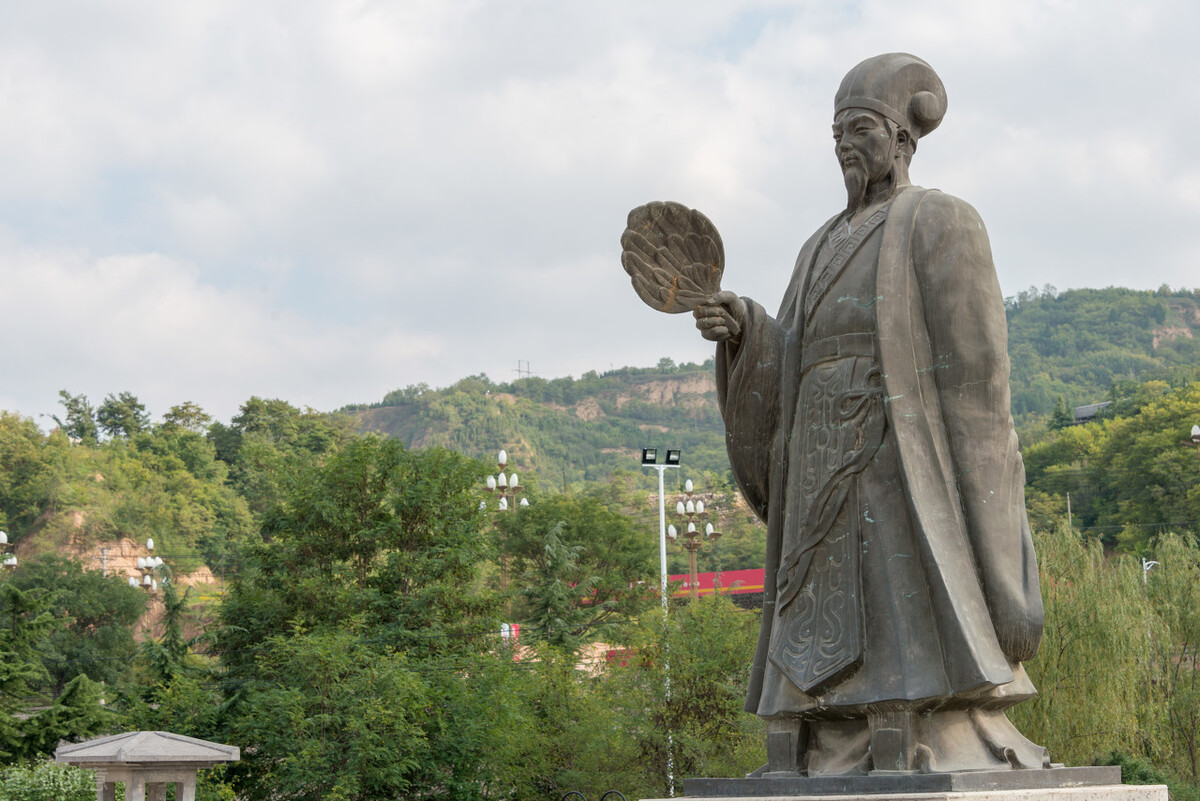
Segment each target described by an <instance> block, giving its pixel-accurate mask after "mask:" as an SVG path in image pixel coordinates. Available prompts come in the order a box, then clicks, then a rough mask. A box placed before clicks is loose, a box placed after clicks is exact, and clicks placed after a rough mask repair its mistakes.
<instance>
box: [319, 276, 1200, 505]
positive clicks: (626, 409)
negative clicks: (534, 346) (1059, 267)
mask: <svg viewBox="0 0 1200 801" xmlns="http://www.w3.org/2000/svg"><path fill="white" fill-rule="evenodd" d="M1005 306H1006V311H1007V316H1008V324H1009V352H1010V355H1011V358H1012V397H1013V402H1012V406H1013V415H1014V417H1015V418H1016V420H1017V422H1018V426H1019V427H1021V428H1022V429H1023V431H1024V430H1030V431H1032V430H1036V429H1038V428H1039V427H1040V426H1039V423H1040V422H1043V421H1045V420H1046V419H1047V418H1048V417H1049V415H1050V414H1051V412H1052V411H1053V409H1054V405H1055V402H1056V401H1057V400H1058V399H1059V398H1062V399H1063V400H1064V401H1065V402H1066V403H1067V404H1068V405H1083V404H1086V403H1092V402H1095V401H1099V400H1105V399H1111V398H1112V395H1113V387H1114V383H1115V382H1121V381H1127V382H1128V381H1133V382H1141V381H1145V380H1147V379H1151V378H1156V379H1163V380H1167V381H1168V383H1173V384H1178V383H1180V382H1182V381H1186V380H1188V379H1190V378H1193V377H1196V376H1197V375H1198V374H1200V293H1197V292H1191V291H1187V290H1171V289H1169V288H1167V287H1163V288H1161V289H1159V290H1157V291H1154V292H1148V291H1139V290H1132V289H1121V288H1115V287H1110V288H1107V289H1073V290H1067V291H1064V292H1058V291H1056V290H1054V289H1053V288H1052V287H1046V288H1045V289H1043V290H1041V291H1039V290H1036V289H1031V290H1029V291H1026V292H1022V293H1019V294H1018V295H1016V296H1014V297H1012V298H1008V299H1007V300H1006V303H1005ZM343 411H345V412H347V413H349V414H350V415H351V416H352V417H353V418H354V419H355V420H356V421H357V425H358V426H359V427H360V429H362V430H367V431H378V432H381V433H384V434H387V435H390V436H394V437H398V438H399V439H401V440H403V441H405V442H407V443H409V444H410V445H411V446H413V447H426V446H430V445H441V446H444V447H447V448H452V449H454V450H458V451H461V452H463V453H467V454H469V455H472V456H476V457H480V458H490V457H491V456H492V454H493V452H494V451H495V450H496V449H498V448H501V447H503V448H506V449H508V451H509V452H510V454H511V455H512V458H513V459H514V460H515V464H516V465H517V467H518V469H519V470H523V471H526V472H528V471H533V472H534V473H536V475H537V476H538V477H540V479H541V480H542V481H543V482H553V484H555V485H559V486H563V485H569V484H572V483H577V482H581V481H594V480H597V479H600V478H603V477H605V476H607V475H608V474H610V473H611V472H612V471H614V470H617V469H620V468H636V466H637V464H638V449H639V448H641V447H644V446H654V445H657V446H659V447H668V446H669V447H678V448H682V449H683V452H684V455H683V461H684V465H685V467H686V472H687V473H688V475H691V476H693V477H696V476H700V475H705V474H707V476H708V477H709V480H710V481H713V482H718V483H722V484H724V485H726V486H728V484H729V482H730V476H729V465H728V461H727V459H726V457H725V451H724V427H723V424H722V422H721V418H720V413H719V410H718V408H717V400H716V384H715V380H714V378H713V362H712V360H709V361H707V362H705V363H704V364H699V365H697V364H683V365H676V364H675V363H674V362H673V361H671V360H670V359H662V360H661V361H660V362H659V364H658V366H657V367H655V368H643V369H639V368H630V367H626V368H621V369H619V370H612V371H609V372H607V373H603V374H597V373H595V372H589V373H587V374H585V375H583V376H581V377H580V378H578V379H574V378H570V377H566V378H556V379H552V380H547V379H545V378H523V379H519V380H517V381H514V382H512V383H507V384H495V383H493V382H491V381H490V380H489V379H488V378H487V377H486V376H483V375H479V376H471V377H469V378H465V379H463V380H461V381H459V382H458V383H456V384H454V385H453V386H451V387H447V388H445V389H430V388H429V387H428V386H425V385H417V386H410V387H407V388H405V389H400V390H396V391H394V392H391V393H389V394H388V395H387V396H386V397H384V398H383V400H381V401H380V402H378V403H375V404H371V405H361V406H354V407H348V408H346V409H344V410H343ZM1036 438H1037V437H1036V436H1028V437H1026V436H1023V438H1022V439H1023V440H1025V439H1030V440H1032V439H1036Z"/></svg>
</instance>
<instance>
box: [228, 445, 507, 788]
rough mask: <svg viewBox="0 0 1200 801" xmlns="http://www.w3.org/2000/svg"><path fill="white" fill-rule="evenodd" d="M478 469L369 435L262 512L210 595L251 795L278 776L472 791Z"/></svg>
mask: <svg viewBox="0 0 1200 801" xmlns="http://www.w3.org/2000/svg"><path fill="white" fill-rule="evenodd" d="M483 472H484V471H483V467H482V465H480V464H479V463H477V462H473V461H470V460H468V459H465V458H463V457H461V456H459V455H457V454H454V453H451V452H448V451H442V450H437V449H434V450H430V451H421V452H416V451H408V450H406V449H405V448H404V447H403V445H401V444H400V443H399V442H396V441H395V440H383V439H379V438H376V437H362V438H359V439H355V440H352V441H350V442H349V443H348V444H346V445H345V446H344V447H343V448H342V449H341V450H339V451H338V452H337V453H335V454H332V455H330V456H329V457H328V459H327V461H326V462H325V463H324V464H320V465H308V466H307V467H306V469H304V470H303V471H301V474H300V477H299V479H298V480H297V482H296V483H295V484H294V485H293V487H292V489H291V491H290V492H289V493H288V494H287V496H286V497H285V499H284V500H283V502H281V503H280V504H278V505H277V506H275V507H273V508H272V509H271V510H270V511H269V512H268V514H267V516H266V523H265V529H264V531H265V534H266V536H265V538H264V541H263V542H262V543H261V544H257V545H254V546H253V547H251V548H250V549H249V551H248V553H247V555H246V557H245V567H244V568H243V569H242V570H241V571H240V572H239V574H238V576H237V577H236V578H235V579H234V581H233V583H232V585H231V586H230V588H229V590H228V592H227V593H226V595H225V598H224V599H223V601H222V604H221V609H220V617H221V621H222V627H221V630H220V633H219V638H218V651H219V654H220V658H221V661H222V665H223V666H224V667H225V668H226V669H227V671H228V672H227V678H226V689H227V691H228V692H229V693H230V695H231V703H230V705H229V713H228V714H229V726H230V731H231V732H233V734H231V737H236V738H239V741H240V742H242V743H244V744H245V747H246V749H247V752H249V751H250V749H253V754H254V759H253V760H250V761H249V762H254V763H255V764H254V765H253V766H252V765H250V764H249V762H247V770H249V769H250V768H251V767H253V768H254V773H253V774H251V773H236V774H235V775H236V777H237V778H236V781H237V782H238V783H239V787H240V788H241V792H243V793H244V794H246V795H247V797H250V798H259V797H267V796H264V795H261V794H264V793H272V792H275V790H274V789H272V785H271V782H272V781H275V780H278V781H279V782H281V783H282V784H283V785H284V786H286V787H288V788H291V789H289V790H288V791H287V792H286V793H284V794H283V797H287V798H347V799H351V798H353V799H358V798H381V797H382V798H388V797H431V798H434V797H436V798H443V797H444V798H470V797H475V796H476V795H477V788H478V787H479V786H480V778H479V774H480V770H481V762H483V761H484V760H485V759H486V752H485V750H484V748H483V747H482V745H481V743H483V742H485V738H484V737H483V736H482V735H480V734H479V733H478V732H477V730H476V729H477V727H475V726H473V725H470V724H471V722H472V721H473V720H474V719H476V718H478V717H480V716H482V715H484V712H483V710H481V709H478V708H475V707H474V706H473V705H472V704H471V702H470V699H471V697H472V694H471V692H470V691H469V688H468V687H467V685H468V684H469V682H470V680H471V677H474V676H478V675H481V673H482V672H483V671H484V670H486V666H487V664H488V663H489V662H490V661H494V660H495V657H492V656H490V655H489V651H490V649H491V648H492V647H493V646H494V645H495V644H496V643H497V641H498V633H499V615H498V605H497V601H496V599H495V598H494V596H493V595H492V594H491V593H489V592H487V591H485V590H484V589H483V588H482V586H481V584H480V581H479V579H478V572H479V569H480V567H481V565H482V564H483V562H484V560H485V559H486V558H487V557H488V556H489V554H490V551H489V543H488V540H487V538H486V536H485V535H484V533H483V531H482V528H481V522H482V517H481V513H480V511H479V509H478V490H477V489H476V488H477V487H478V485H479V483H480V480H481V478H482V476H483ZM459 721H461V723H460V722H459ZM481 725H482V724H481ZM424 741H428V743H429V744H428V745H427V746H426V745H424V744H423V743H424ZM347 748H349V749H350V756H349V758H347V757H346V756H345V754H346V749H347ZM297 754H300V755H304V756H305V758H306V759H297V757H296V755H297ZM306 761H308V762H310V763H311V765H312V766H313V767H312V768H311V769H310V768H307V767H305V766H304V764H303V763H304V762H306ZM264 776H265V777H270V778H268V779H266V780H264V779H263V778H262V777H264ZM414 788H421V789H422V790H423V792H424V794H425V795H424V796H421V795H419V794H417V792H416V790H415V789H414ZM471 788H476V789H471ZM272 797H278V796H272Z"/></svg>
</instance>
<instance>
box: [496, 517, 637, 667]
mask: <svg viewBox="0 0 1200 801" xmlns="http://www.w3.org/2000/svg"><path fill="white" fill-rule="evenodd" d="M496 530H497V537H498V541H499V547H500V553H501V560H502V566H503V568H504V569H505V570H506V571H508V572H509V573H510V574H511V575H512V576H513V577H517V578H519V580H520V585H521V586H522V591H521V598H520V603H519V604H518V606H517V608H516V609H515V610H514V616H515V617H516V618H517V619H519V620H525V621H529V622H531V623H533V624H534V626H533V628H531V629H529V632H528V633H529V635H531V636H532V637H533V638H535V639H539V640H544V641H546V642H549V643H551V644H553V645H556V646H559V647H567V648H574V647H576V646H578V645H579V643H581V642H583V641H585V640H597V639H607V638H613V637H616V638H618V639H620V637H621V628H622V626H624V625H625V624H626V623H628V622H629V621H630V620H632V619H633V618H634V617H635V616H636V615H638V614H639V613H640V612H641V611H642V610H643V609H645V608H646V606H647V604H648V603H649V602H650V600H651V594H650V593H649V592H647V591H646V589H645V588H644V585H643V584H642V582H643V581H644V580H645V579H646V578H647V577H648V576H652V575H654V568H653V557H654V543H653V541H652V540H651V539H650V538H649V537H646V536H644V535H643V534H642V533H641V532H639V531H638V530H637V529H636V528H635V526H634V525H633V523H632V521H631V520H630V518H629V516H628V515H626V514H622V513H620V512H617V511H614V510H613V509H611V508H608V507H607V506H605V505H604V504H603V503H602V502H601V501H600V500H599V499H598V498H595V497H587V496H584V497H577V496H567V495H553V496H539V497H537V498H536V499H535V502H533V503H531V504H530V505H529V506H528V507H521V508H519V509H517V510H515V511H514V512H512V513H506V514H501V515H499V516H498V517H497V519H496Z"/></svg>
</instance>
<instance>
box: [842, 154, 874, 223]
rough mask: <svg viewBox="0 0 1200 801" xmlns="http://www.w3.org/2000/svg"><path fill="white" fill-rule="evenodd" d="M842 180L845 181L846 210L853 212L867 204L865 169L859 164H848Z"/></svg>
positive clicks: (867, 182)
mask: <svg viewBox="0 0 1200 801" xmlns="http://www.w3.org/2000/svg"><path fill="white" fill-rule="evenodd" d="M842 180H843V181H845V183H846V210H847V211H849V212H850V213H851V214H853V213H854V212H856V211H858V210H859V209H861V208H862V207H863V206H865V205H866V204H867V186H868V184H869V181H868V180H867V171H866V170H864V169H863V168H862V165H860V164H857V163H855V164H848V165H846V167H845V169H843V170H842Z"/></svg>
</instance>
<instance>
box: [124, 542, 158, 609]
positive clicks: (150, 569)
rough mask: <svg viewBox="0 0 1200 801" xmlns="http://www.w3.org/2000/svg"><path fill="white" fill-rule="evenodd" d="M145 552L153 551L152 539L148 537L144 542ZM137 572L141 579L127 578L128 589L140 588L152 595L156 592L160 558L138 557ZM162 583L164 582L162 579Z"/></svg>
mask: <svg viewBox="0 0 1200 801" xmlns="http://www.w3.org/2000/svg"><path fill="white" fill-rule="evenodd" d="M146 550H147V551H153V550H154V538H153V537H150V538H148V539H147V540H146ZM137 566H138V570H139V571H141V573H142V577H141V579H140V580H139V579H138V578H137V577H135V576H130V577H129V586H130V587H141V588H142V589H144V590H145V591H146V592H148V593H150V594H151V595H153V594H154V593H156V592H158V574H161V573H162V567H163V560H162V557H161V556H139V557H138V558H137ZM163 581H166V579H165V578H164V579H163Z"/></svg>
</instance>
